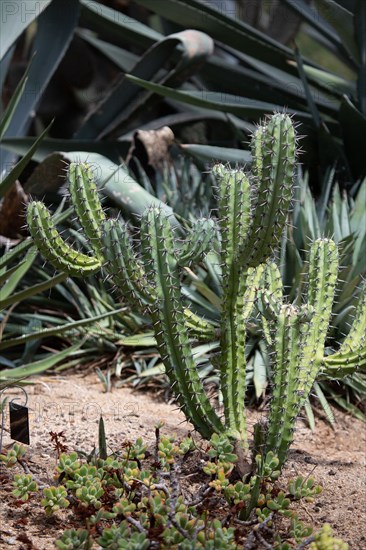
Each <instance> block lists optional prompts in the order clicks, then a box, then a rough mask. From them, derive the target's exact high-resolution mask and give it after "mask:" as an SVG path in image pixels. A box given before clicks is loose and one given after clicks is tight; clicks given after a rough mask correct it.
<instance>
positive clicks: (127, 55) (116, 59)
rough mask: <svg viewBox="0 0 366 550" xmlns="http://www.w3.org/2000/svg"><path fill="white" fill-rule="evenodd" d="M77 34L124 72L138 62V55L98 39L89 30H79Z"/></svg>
mask: <svg viewBox="0 0 366 550" xmlns="http://www.w3.org/2000/svg"><path fill="white" fill-rule="evenodd" d="M78 34H79V36H81V38H82V39H83V40H85V42H88V44H90V45H91V46H93V47H94V48H96V49H97V50H98V51H100V52H101V53H102V54H103V55H105V57H107V59H110V61H112V62H113V63H114V64H115V65H116V66H117V67H118V68H120V69H121V70H122V71H123V72H125V73H128V72H129V71H131V70H132V69H133V67H134V66H135V65H136V63H137V62H138V59H139V57H138V56H137V55H136V54H134V53H132V52H130V51H128V50H125V49H124V48H120V47H118V46H115V45H114V44H111V43H110V42H106V41H105V40H100V39H99V38H96V37H95V36H94V35H92V34H91V33H89V32H85V31H82V30H81V31H79V32H78Z"/></svg>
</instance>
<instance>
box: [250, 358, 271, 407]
mask: <svg viewBox="0 0 366 550" xmlns="http://www.w3.org/2000/svg"><path fill="white" fill-rule="evenodd" d="M253 383H254V388H255V396H256V398H257V399H259V398H260V397H261V396H262V395H263V394H264V392H265V390H266V387H267V384H268V380H267V367H266V362H265V360H264V358H263V355H262V353H261V352H260V351H259V350H256V351H255V353H254V360H253Z"/></svg>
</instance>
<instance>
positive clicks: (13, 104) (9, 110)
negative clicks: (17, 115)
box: [0, 64, 30, 139]
mask: <svg viewBox="0 0 366 550" xmlns="http://www.w3.org/2000/svg"><path fill="white" fill-rule="evenodd" d="M29 69H30V64H29V65H28V67H27V69H26V70H25V72H24V74H23V76H22V78H21V79H20V81H19V83H18V85H17V87H16V88H15V90H14V93H13V95H12V96H11V99H10V101H9V103H8V105H7V107H6V109H5V112H4V113H3V116H2V117H1V122H0V139H2V138H3V136H4V134H5V132H6V130H7V129H8V127H9V124H10V121H11V119H12V117H13V115H14V112H15V109H16V108H17V105H18V103H19V101H20V98H21V97H22V95H23V93H24V88H25V85H26V83H27V80H28V73H29Z"/></svg>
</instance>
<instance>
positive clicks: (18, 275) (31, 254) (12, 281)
mask: <svg viewBox="0 0 366 550" xmlns="http://www.w3.org/2000/svg"><path fill="white" fill-rule="evenodd" d="M37 253H38V249H37V248H36V247H35V246H33V247H32V248H31V249H30V250H29V251H28V253H27V255H26V257H25V259H24V261H22V262H21V263H20V264H19V265H18V267H17V269H16V270H15V271H13V273H11V274H9V277H8V279H7V281H6V283H5V284H4V285H3V286H2V287H1V289H0V293H1V301H3V300H5V299H6V298H8V296H9V295H10V294H11V293H12V292H13V291H14V289H15V288H16V286H17V285H18V283H19V281H21V280H22V279H23V277H24V275H25V274H26V273H27V271H28V270H29V269H30V268H31V267H32V264H33V262H34V260H35V258H36V256H37Z"/></svg>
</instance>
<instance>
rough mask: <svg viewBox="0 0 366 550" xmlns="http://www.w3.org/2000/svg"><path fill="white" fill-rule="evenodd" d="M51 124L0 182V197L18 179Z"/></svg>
mask: <svg viewBox="0 0 366 550" xmlns="http://www.w3.org/2000/svg"><path fill="white" fill-rule="evenodd" d="M51 126H52V122H51V124H49V126H47V128H46V129H45V130H44V131H43V132H42V134H41V135H40V136H39V137H38V138H37V139H36V140H35V141H34V142H33V145H32V146H31V148H30V149H29V150H28V151H27V153H26V154H25V155H24V157H23V158H22V159H21V160H20V161H19V162H18V163H17V164H16V165H15V166H14V168H12V170H11V171H10V172H9V174H8V175H7V176H5V178H4V179H3V180H2V181H1V182H0V197H3V196H4V195H5V193H6V192H7V191H8V190H9V189H10V188H11V186H12V185H13V184H14V183H15V181H16V180H17V179H18V177H19V176H20V174H21V173H22V172H23V170H24V168H25V167H26V166H27V164H28V162H29V161H30V160H31V158H32V157H33V154H34V152H35V151H36V149H37V147H38V145H39V143H41V141H42V140H43V138H44V137H45V135H46V134H47V133H48V131H49V129H50V128H51Z"/></svg>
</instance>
